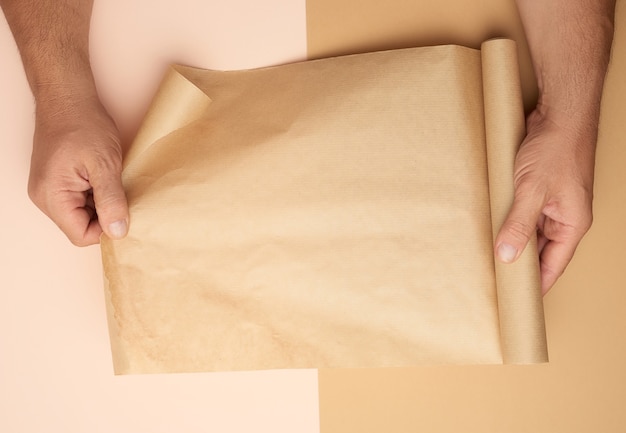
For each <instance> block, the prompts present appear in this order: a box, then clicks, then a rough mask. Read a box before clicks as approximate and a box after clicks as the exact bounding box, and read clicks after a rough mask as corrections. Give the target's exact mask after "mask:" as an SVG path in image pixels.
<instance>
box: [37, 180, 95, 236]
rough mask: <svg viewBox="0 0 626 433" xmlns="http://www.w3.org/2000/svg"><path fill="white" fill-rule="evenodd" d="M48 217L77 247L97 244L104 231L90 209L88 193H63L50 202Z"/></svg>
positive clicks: (56, 195)
mask: <svg viewBox="0 0 626 433" xmlns="http://www.w3.org/2000/svg"><path fill="white" fill-rule="evenodd" d="M47 213H48V216H49V217H50V218H51V219H52V220H53V221H54V222H55V223H56V224H57V226H59V228H60V229H61V230H62V231H63V233H65V235H66V236H67V237H68V239H69V240H70V241H71V242H72V243H73V244H74V245H77V246H87V245H93V244H97V243H98V242H99V239H100V234H101V233H102V229H101V228H100V225H99V224H98V220H97V219H95V218H94V211H93V210H92V209H90V208H89V205H88V203H87V197H86V193H84V192H80V191H61V192H59V193H57V194H55V199H54V200H52V201H51V202H49V212H47Z"/></svg>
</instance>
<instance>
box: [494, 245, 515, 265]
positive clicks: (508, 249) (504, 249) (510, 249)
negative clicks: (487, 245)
mask: <svg viewBox="0 0 626 433" xmlns="http://www.w3.org/2000/svg"><path fill="white" fill-rule="evenodd" d="M515 257H517V248H515V247H514V246H513V245H509V244H500V246H499V247H498V258H499V259H500V260H501V261H503V262H504V263H511V262H512V261H513V260H515Z"/></svg>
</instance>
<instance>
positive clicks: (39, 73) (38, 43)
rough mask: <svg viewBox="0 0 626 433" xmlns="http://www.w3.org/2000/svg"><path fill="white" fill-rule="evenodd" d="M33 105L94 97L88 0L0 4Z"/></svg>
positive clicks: (90, 2)
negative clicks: (21, 65)
mask: <svg viewBox="0 0 626 433" xmlns="http://www.w3.org/2000/svg"><path fill="white" fill-rule="evenodd" d="M0 6H2V10H3V11H4V14H5V17H6V19H7V22H8V23H9V26H10V28H11V31H12V32H13V35H14V38H15V41H16V43H17V45H18V48H19V50H20V54H21V56H22V62H23V64H24V70H25V72H26V77H27V79H28V82H29V84H30V87H31V89H32V91H33V94H34V96H35V99H36V101H37V103H38V104H39V103H44V104H45V103H46V101H47V100H49V99H55V101H54V104H53V105H57V106H58V105H59V103H60V102H62V99H63V98H65V97H68V96H71V95H82V97H87V96H95V94H96V92H95V85H94V83H93V76H92V73H91V67H90V63H89V24H90V19H91V10H92V7H93V0H0Z"/></svg>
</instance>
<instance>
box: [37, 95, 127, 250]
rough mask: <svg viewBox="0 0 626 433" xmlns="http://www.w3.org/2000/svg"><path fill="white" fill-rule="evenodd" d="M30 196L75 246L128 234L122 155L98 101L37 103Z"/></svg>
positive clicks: (115, 133)
mask: <svg viewBox="0 0 626 433" xmlns="http://www.w3.org/2000/svg"><path fill="white" fill-rule="evenodd" d="M36 116H37V117H36V127H35V137H34V142H33V154H32V160H31V170H30V179H29V184H28V192H29V196H30V198H31V199H32V201H33V202H34V203H35V204H36V205H37V206H38V207H39V208H40V209H41V210H42V211H43V212H44V213H45V214H46V215H47V216H48V217H50V219H52V221H54V222H55V223H56V224H57V225H58V226H59V228H60V229H61V230H62V231H63V232H64V233H65V234H66V235H67V237H68V238H69V239H70V241H71V242H72V243H73V244H75V245H78V246H86V245H91V244H95V243H98V242H99V239H100V235H101V233H102V232H103V231H104V232H105V233H106V234H107V235H108V236H109V237H111V238H114V239H119V238H122V237H124V236H125V235H126V232H127V230H128V205H127V202H126V196H125V194H124V190H123V187H122V181H121V172H122V151H121V147H120V142H119V133H118V130H117V127H116V126H115V123H114V122H113V120H112V119H111V117H110V116H109V115H108V114H107V112H106V111H105V110H104V108H103V107H102V105H101V104H100V102H99V101H98V99H97V97H95V96H94V97H89V96H80V97H76V98H74V97H72V96H71V95H70V96H69V97H64V98H60V97H59V98H51V99H46V100H43V101H40V100H38V103H37V113H36Z"/></svg>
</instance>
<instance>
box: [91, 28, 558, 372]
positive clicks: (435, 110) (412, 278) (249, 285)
mask: <svg viewBox="0 0 626 433" xmlns="http://www.w3.org/2000/svg"><path fill="white" fill-rule="evenodd" d="M515 55H516V54H515V44H514V42H512V41H509V40H492V41H488V42H486V43H484V44H483V45H482V47H481V49H480V50H475V49H471V48H465V47H461V46H452V45H448V46H436V47H422V48H413V49H404V50H394V51H385V52H377V53H370V54H359V55H354V56H345V57H337V58H332V59H324V60H316V61H309V62H302V63H296V64H290V65H284V66H277V67H271V68H262V69H255V70H246V71H227V72H220V71H210V70H199V69H193V68H188V67H183V66H174V67H173V68H172V69H171V71H170V72H169V74H168V75H167V77H166V78H165V80H164V82H163V85H162V87H161V89H160V91H159V93H158V94H157V96H156V97H155V100H154V103H153V106H152V108H151V111H150V113H149V114H148V116H147V117H146V120H145V122H144V124H143V126H142V129H141V131H140V132H139V134H138V136H137V139H136V140H135V142H134V144H133V146H132V149H131V150H130V151H129V154H128V156H127V158H126V166H125V169H124V174H123V180H124V185H125V188H126V190H127V194H128V199H129V206H130V211H131V224H130V232H129V235H128V237H127V238H126V239H124V240H121V241H112V240H110V239H106V238H103V239H102V253H103V264H104V271H105V290H106V295H107V310H108V317H109V327H110V334H111V343H112V350H113V358H114V364H115V371H116V373H118V374H128V373H157V372H158V373H163V372H191V371H217V370H256V369H275V368H321V367H393V366H413V365H420V364H441V363H464V364H466V363H472V364H475V363H490V364H493V363H503V362H504V363H535V362H544V361H546V360H547V350H546V341H545V330H544V322H543V311H542V301H541V293H540V290H539V275H538V261H537V252H536V246H535V245H534V244H532V245H529V247H527V249H526V251H525V252H524V254H523V257H522V258H521V259H520V260H519V261H518V262H517V263H515V264H512V265H502V264H499V263H494V258H493V236H494V234H495V233H497V230H498V228H499V225H500V224H501V222H502V221H503V218H504V216H505V215H506V212H507V210H508V207H509V206H510V203H511V200H512V193H513V186H512V178H513V159H514V156H515V153H516V150H517V147H518V146H519V143H520V142H521V139H522V137H523V135H524V116H523V109H522V99H521V94H520V85H519V77H518V70H517V60H516V57H515Z"/></svg>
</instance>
